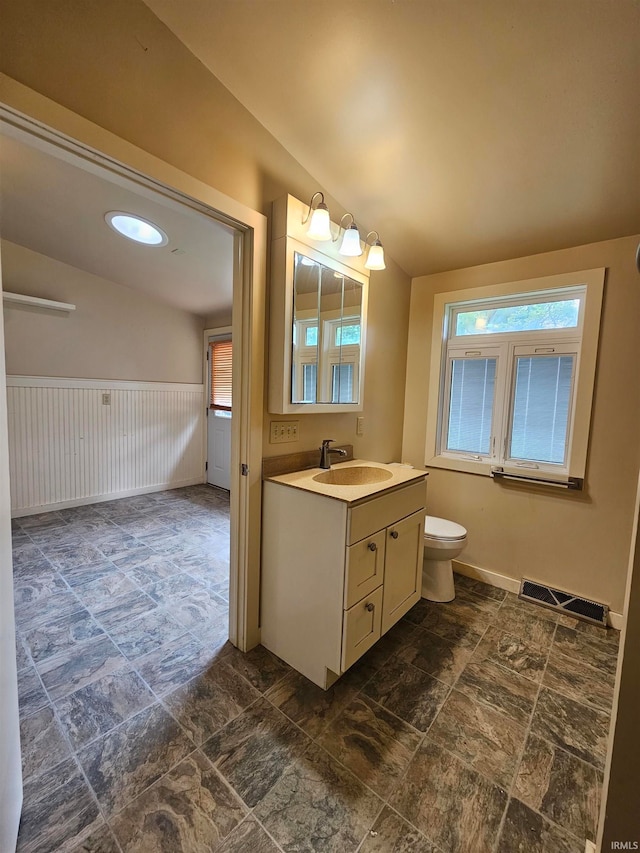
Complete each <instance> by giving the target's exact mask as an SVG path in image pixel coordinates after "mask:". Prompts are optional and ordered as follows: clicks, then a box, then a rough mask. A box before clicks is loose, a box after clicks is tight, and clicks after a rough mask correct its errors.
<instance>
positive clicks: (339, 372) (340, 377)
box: [331, 364, 357, 403]
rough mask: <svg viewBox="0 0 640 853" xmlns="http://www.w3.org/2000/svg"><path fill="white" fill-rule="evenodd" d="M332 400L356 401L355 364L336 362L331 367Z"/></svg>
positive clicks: (337, 401) (342, 401)
mask: <svg viewBox="0 0 640 853" xmlns="http://www.w3.org/2000/svg"><path fill="white" fill-rule="evenodd" d="M331 402H332V403H355V402H357V401H356V400H354V399H353V365H352V364H334V365H333V366H332V368H331Z"/></svg>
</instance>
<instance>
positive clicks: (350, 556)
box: [344, 530, 386, 610]
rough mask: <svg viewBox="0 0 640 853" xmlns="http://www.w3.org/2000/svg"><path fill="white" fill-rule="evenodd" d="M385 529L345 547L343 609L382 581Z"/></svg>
mask: <svg viewBox="0 0 640 853" xmlns="http://www.w3.org/2000/svg"><path fill="white" fill-rule="evenodd" d="M385 539H386V536H385V531H384V530H379V531H378V532H377V533H374V534H373V536H368V537H367V538H366V539H363V540H362V542H356V544H355V545H349V547H348V548H347V567H346V579H345V585H344V609H345V610H348V608H349V607H352V606H353V605H354V604H355V603H356V601H360V599H361V598H364V596H365V595H369V593H370V592H373V590H374V589H377V587H379V586H380V585H381V583H382V578H383V574H384V546H385Z"/></svg>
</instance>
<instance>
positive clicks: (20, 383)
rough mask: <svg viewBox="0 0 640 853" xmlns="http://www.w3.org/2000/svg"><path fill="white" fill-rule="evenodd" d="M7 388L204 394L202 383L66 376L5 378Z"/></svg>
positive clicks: (15, 375) (10, 376)
mask: <svg viewBox="0 0 640 853" xmlns="http://www.w3.org/2000/svg"><path fill="white" fill-rule="evenodd" d="M7 388H87V389H89V390H96V391H109V390H111V389H114V390H115V389H118V390H121V391H189V392H194V393H199V394H204V385H203V384H202V383H196V382H194V383H189V382H138V381H135V380H128V379H73V378H70V377H68V376H20V375H17V374H13V375H8V376H7Z"/></svg>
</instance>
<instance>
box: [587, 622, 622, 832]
mask: <svg viewBox="0 0 640 853" xmlns="http://www.w3.org/2000/svg"><path fill="white" fill-rule="evenodd" d="M609 625H611V627H612V628H615V629H616V631H622V628H623V626H624V614H623V613H614V612H613V610H610V611H609ZM594 849H595V848H594Z"/></svg>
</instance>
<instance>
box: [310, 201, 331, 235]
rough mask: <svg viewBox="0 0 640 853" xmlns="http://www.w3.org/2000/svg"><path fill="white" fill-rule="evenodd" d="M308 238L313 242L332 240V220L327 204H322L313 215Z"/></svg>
mask: <svg viewBox="0 0 640 853" xmlns="http://www.w3.org/2000/svg"><path fill="white" fill-rule="evenodd" d="M307 237H311V239H312V240H331V239H332V237H331V220H330V219H329V211H328V209H327V206H326V204H323V203H322V202H320V204H319V205H318V206H317V207H316V209H315V210H314V211H313V213H312V214H311V220H310V222H309V227H308V228H307Z"/></svg>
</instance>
